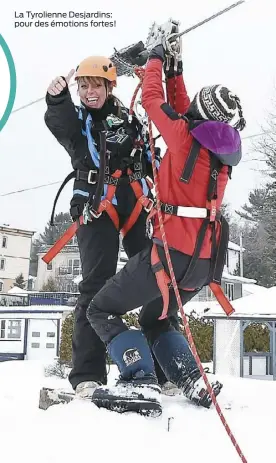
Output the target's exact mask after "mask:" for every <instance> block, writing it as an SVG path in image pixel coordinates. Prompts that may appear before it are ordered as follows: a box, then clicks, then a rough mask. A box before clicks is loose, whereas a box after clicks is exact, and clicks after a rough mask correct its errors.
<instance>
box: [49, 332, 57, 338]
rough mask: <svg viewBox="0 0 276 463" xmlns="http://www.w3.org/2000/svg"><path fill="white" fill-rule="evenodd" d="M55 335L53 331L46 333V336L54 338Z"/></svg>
mask: <svg viewBox="0 0 276 463" xmlns="http://www.w3.org/2000/svg"><path fill="white" fill-rule="evenodd" d="M55 336H56V333H55V332H54V331H49V332H48V333H47V338H54V337H55Z"/></svg>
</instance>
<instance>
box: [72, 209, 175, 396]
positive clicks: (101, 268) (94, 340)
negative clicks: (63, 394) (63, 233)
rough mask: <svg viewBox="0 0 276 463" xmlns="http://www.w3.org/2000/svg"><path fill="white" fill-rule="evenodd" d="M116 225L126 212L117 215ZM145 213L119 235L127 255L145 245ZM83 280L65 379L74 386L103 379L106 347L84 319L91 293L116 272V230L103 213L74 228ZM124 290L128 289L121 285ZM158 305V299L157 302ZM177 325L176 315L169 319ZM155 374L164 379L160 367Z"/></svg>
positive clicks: (80, 286) (117, 246) (98, 289)
mask: <svg viewBox="0 0 276 463" xmlns="http://www.w3.org/2000/svg"><path fill="white" fill-rule="evenodd" d="M119 218H120V226H122V225H123V223H124V222H125V220H126V219H127V216H122V215H119ZM146 218H147V214H146V213H145V212H144V211H142V213H141V214H140V216H139V218H138V220H137V222H136V223H135V224H134V226H133V227H132V229H131V230H130V231H129V232H128V233H127V235H126V236H125V238H124V239H123V247H124V249H125V252H126V254H127V256H128V257H129V258H130V257H132V256H135V255H136V254H137V253H139V252H140V251H141V250H142V249H144V248H146V247H149V246H150V245H151V241H150V240H149V239H148V238H147V237H146ZM77 239H78V245H79V251H80V258H81V265H82V276H83V280H82V281H81V283H80V285H79V291H80V296H79V299H78V302H77V306H76V309H75V321H74V330H73V339H72V360H73V368H72V370H71V373H70V375H69V381H70V383H71V385H72V387H73V389H75V388H76V387H77V385H78V384H79V383H80V382H82V381H98V382H101V383H102V384H106V382H107V372H106V347H105V344H104V343H103V342H102V341H101V339H100V338H99V337H98V335H97V334H96V332H95V331H94V329H93V328H92V327H91V325H90V323H89V321H88V320H87V316H86V312H87V307H88V305H89V303H90V302H91V300H92V299H93V298H94V296H95V295H96V294H97V293H98V291H100V289H101V288H102V287H103V286H104V285H105V283H106V281H107V280H108V279H109V278H111V277H112V276H113V275H115V273H116V267H117V260H118V252H119V233H118V231H117V230H116V228H115V227H114V224H113V222H112V221H111V219H110V218H109V216H108V215H107V214H106V213H103V214H102V215H101V216H100V217H99V218H98V219H95V220H94V221H92V222H89V223H88V224H87V225H83V226H81V227H80V228H79V229H78V231H77ZM125 289H126V291H127V293H128V289H127V288H125ZM158 306H159V303H158ZM172 323H174V325H175V326H176V329H178V319H177V317H175V318H174V320H173V322H172ZM156 369H157V375H158V379H159V382H160V383H164V382H165V381H166V378H165V376H164V375H163V372H162V371H161V370H159V371H158V365H157V366H156Z"/></svg>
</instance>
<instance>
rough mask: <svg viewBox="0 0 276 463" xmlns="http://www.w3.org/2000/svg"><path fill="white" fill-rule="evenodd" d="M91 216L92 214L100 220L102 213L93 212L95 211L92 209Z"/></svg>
mask: <svg viewBox="0 0 276 463" xmlns="http://www.w3.org/2000/svg"><path fill="white" fill-rule="evenodd" d="M90 214H91V215H92V216H93V217H94V218H95V219H98V218H99V217H101V215H102V212H95V211H93V209H90Z"/></svg>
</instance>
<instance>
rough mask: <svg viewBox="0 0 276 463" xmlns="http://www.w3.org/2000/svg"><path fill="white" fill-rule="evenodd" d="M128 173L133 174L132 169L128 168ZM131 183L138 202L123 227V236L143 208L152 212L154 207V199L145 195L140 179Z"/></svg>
mask: <svg viewBox="0 0 276 463" xmlns="http://www.w3.org/2000/svg"><path fill="white" fill-rule="evenodd" d="M127 173H128V175H132V171H131V169H128V170H127ZM130 185H131V188H132V189H133V191H134V194H135V196H136V199H137V203H136V204H135V207H134V209H133V211H132V213H131V214H130V216H129V218H128V219H127V221H126V222H125V224H124V226H123V228H122V229H121V233H122V235H123V236H125V235H126V234H127V233H128V232H129V230H130V229H131V228H132V227H133V225H134V224H135V222H136V221H137V219H138V217H139V215H140V214H141V211H142V209H143V208H144V209H145V211H146V212H150V211H151V209H152V207H153V200H152V199H150V198H148V197H147V196H145V195H144V193H143V189H142V187H141V185H140V183H139V181H138V180H134V181H133V182H131V183H130Z"/></svg>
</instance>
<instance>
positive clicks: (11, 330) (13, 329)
mask: <svg viewBox="0 0 276 463" xmlns="http://www.w3.org/2000/svg"><path fill="white" fill-rule="evenodd" d="M20 338H21V320H9V323H8V339H20Z"/></svg>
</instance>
